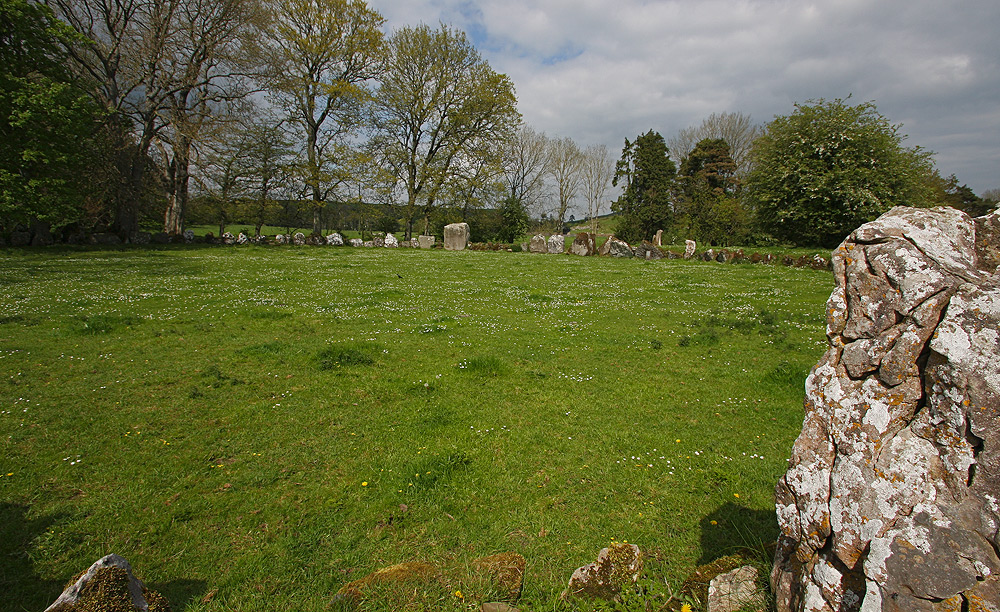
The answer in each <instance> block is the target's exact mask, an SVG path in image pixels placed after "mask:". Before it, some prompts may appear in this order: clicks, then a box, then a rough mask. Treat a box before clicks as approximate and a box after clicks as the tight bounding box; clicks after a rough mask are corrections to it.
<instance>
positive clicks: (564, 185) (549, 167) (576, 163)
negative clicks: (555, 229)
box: [545, 137, 584, 231]
mask: <svg viewBox="0 0 1000 612" xmlns="http://www.w3.org/2000/svg"><path fill="white" fill-rule="evenodd" d="M583 166H584V155H583V151H581V150H580V147H578V146H577V144H576V143H575V142H573V139H572V138H568V137H567V138H556V139H552V140H550V141H549V146H548V155H547V159H546V165H545V171H546V173H547V174H548V175H549V176H550V177H551V178H552V180H553V182H554V183H555V187H556V193H557V195H558V200H557V205H556V206H557V207H556V220H557V222H558V223H559V231H562V227H563V224H564V223H565V221H566V211H567V209H569V207H570V204H572V202H573V200H574V199H576V196H577V194H578V192H579V191H580V182H581V179H582V172H583Z"/></svg>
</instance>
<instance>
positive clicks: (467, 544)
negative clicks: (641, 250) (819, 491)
mask: <svg viewBox="0 0 1000 612" xmlns="http://www.w3.org/2000/svg"><path fill="white" fill-rule="evenodd" d="M831 288H832V277H831V275H830V274H829V273H827V272H820V271H814V270H806V269H795V268H785V267H780V266H763V265H756V266H755V265H749V264H739V265H731V264H717V263H705V262H687V261H657V262H643V261H634V260H616V259H605V258H579V257H573V256H568V255H566V256H545V255H529V254H520V253H488V252H487V253H483V252H445V251H433V252H432V251H420V250H411V249H401V250H389V249H349V248H339V249H338V248H292V247H241V248H233V247H229V248H226V247H210V246H196V245H191V246H187V247H185V246H182V245H171V246H164V247H161V248H147V249H141V250H140V249H124V248H123V249H117V250H90V249H85V250H69V249H64V250H58V249H56V250H38V251H34V250H25V251H21V250H8V251H0V372H2V374H0V377H2V380H0V550H2V552H3V555H2V557H0V609H3V610H41V609H44V607H45V606H47V605H48V604H49V603H51V602H52V601H53V600H54V599H55V597H56V596H57V595H58V593H59V592H60V591H61V589H62V587H63V586H64V584H65V583H66V581H67V580H68V579H70V578H71V577H72V576H73V575H74V574H75V573H77V572H79V571H81V570H83V569H85V568H86V567H87V566H88V565H89V564H90V563H92V562H93V561H94V560H96V559H97V558H99V557H101V556H102V555H104V554H107V553H109V552H116V553H118V554H121V555H123V556H125V557H126V558H127V559H129V560H130V561H131V562H132V564H133V566H134V567H135V568H136V570H137V572H138V573H139V575H140V576H141V577H142V578H143V579H144V580H145V581H146V582H147V583H148V584H150V585H151V586H152V587H153V588H155V589H157V590H159V591H161V592H162V593H163V594H164V595H166V596H167V598H168V599H169V600H170V602H171V603H172V605H173V607H174V609H175V610H187V611H210V610H212V611H215V610H218V611H222V610H227V611H240V610H306V611H309V610H316V611H319V610H324V609H325V608H326V607H327V605H328V603H329V602H330V600H331V597H332V596H333V594H334V593H335V592H336V591H337V589H338V588H339V587H340V586H341V585H342V584H344V583H346V582H348V581H350V580H354V579H357V578H360V577H362V576H364V575H366V574H368V573H369V572H371V571H373V570H376V569H378V568H380V567H385V566H387V565H391V564H394V563H399V562H402V561H426V562H430V563H433V564H435V565H436V566H437V567H440V568H443V569H444V570H445V571H444V573H443V574H442V577H441V578H440V579H439V580H437V581H433V582H432V583H430V584H428V585H424V586H421V587H420V588H418V589H416V590H412V591H410V592H408V593H406V594H405V595H406V597H407V603H406V606H407V607H409V608H411V609H431V610H442V609H443V610H448V609H451V610H463V609H478V603H479V601H480V600H489V599H491V598H492V597H494V596H495V595H496V594H495V593H493V594H491V593H488V592H487V593H481V592H476V584H475V582H474V578H473V573H472V572H470V571H468V569H467V568H468V564H469V563H470V562H471V560H473V559H475V558H477V557H481V556H484V555H490V554H494V553H499V552H503V551H509V550H512V551H516V552H519V553H521V554H523V555H524V556H525V557H526V559H527V571H526V575H525V581H524V590H523V595H522V598H521V600H520V602H519V604H518V607H519V608H521V609H522V610H529V609H530V610H563V609H570V604H564V603H561V602H559V601H558V595H559V593H560V591H561V590H562V588H563V587H564V586H565V582H566V580H567V579H568V578H569V575H570V574H571V573H572V571H573V569H575V568H576V567H578V566H580V565H583V564H585V563H588V562H590V561H592V560H593V559H594V557H595V556H596V554H597V551H598V550H600V549H601V548H602V547H603V546H606V545H607V544H608V543H609V542H611V541H628V542H633V543H636V544H638V545H639V547H640V548H641V549H642V550H643V551H644V552H645V553H646V555H647V558H646V566H645V568H646V569H645V580H644V584H645V585H646V586H647V588H648V594H647V597H648V598H649V600H650V601H651V606H652V608H651V609H656V606H661V605H662V604H663V603H664V601H665V600H666V599H667V597H668V595H669V593H670V591H671V590H674V591H676V590H677V589H678V587H679V586H680V583H681V582H682V581H683V580H684V578H685V577H686V576H687V575H688V573H689V572H690V571H691V570H692V568H694V567H695V566H696V565H698V564H702V563H706V562H709V561H711V560H713V559H715V558H717V557H719V556H722V555H724V554H727V553H728V552H731V551H732V550H733V549H735V548H738V547H741V546H748V547H751V548H753V547H760V545H761V544H763V543H767V542H769V541H772V540H773V539H774V538H775V537H776V534H777V527H776V524H775V519H774V513H773V507H772V492H773V487H774V483H775V482H776V480H777V478H778V477H779V475H780V474H781V473H782V472H783V470H784V467H785V460H786V458H787V456H788V452H789V450H790V447H791V444H792V442H793V440H794V438H795V436H796V435H797V434H798V430H799V428H800V426H801V419H802V406H801V403H802V395H803V391H802V384H803V380H804V378H805V376H806V374H807V373H808V370H809V368H810V367H811V365H812V364H814V363H815V362H816V361H817V360H818V358H819V357H820V355H821V353H822V351H823V350H824V345H825V343H824V301H825V300H826V297H827V295H828V294H829V292H830V290H831ZM456 591H461V592H462V593H463V595H462V597H461V598H459V597H457V596H455V592H456ZM399 595H400V593H395V594H389V595H386V597H390V596H399ZM387 601H388V600H384V601H382V600H377V599H376V600H374V601H372V602H370V603H369V604H367V606H368V607H370V608H371V609H399V608H400V607H402V605H401V604H399V603H398V602H396V603H387ZM584 607H585V606H584ZM636 609H645V606H644V605H643V606H640V607H637V608H636Z"/></svg>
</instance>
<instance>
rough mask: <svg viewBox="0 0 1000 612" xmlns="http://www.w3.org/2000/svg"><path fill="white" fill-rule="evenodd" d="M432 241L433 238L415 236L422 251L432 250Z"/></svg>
mask: <svg viewBox="0 0 1000 612" xmlns="http://www.w3.org/2000/svg"><path fill="white" fill-rule="evenodd" d="M434 241H435V238H434V236H417V244H418V245H419V246H420V248H422V249H433V248H434Z"/></svg>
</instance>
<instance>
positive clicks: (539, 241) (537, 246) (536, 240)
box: [528, 234, 549, 253]
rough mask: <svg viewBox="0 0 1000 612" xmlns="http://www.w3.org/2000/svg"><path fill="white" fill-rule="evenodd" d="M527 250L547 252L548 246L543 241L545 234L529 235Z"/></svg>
mask: <svg viewBox="0 0 1000 612" xmlns="http://www.w3.org/2000/svg"><path fill="white" fill-rule="evenodd" d="M528 250H529V251H531V252H532V253H548V252H549V247H548V245H547V244H546V242H545V236H543V235H542V234H535V235H534V236H532V237H531V243H530V244H529V245H528Z"/></svg>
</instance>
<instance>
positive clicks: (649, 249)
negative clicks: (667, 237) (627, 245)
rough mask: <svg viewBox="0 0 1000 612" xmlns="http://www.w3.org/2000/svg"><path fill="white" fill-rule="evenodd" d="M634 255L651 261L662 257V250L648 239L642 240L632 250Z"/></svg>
mask: <svg viewBox="0 0 1000 612" xmlns="http://www.w3.org/2000/svg"><path fill="white" fill-rule="evenodd" d="M634 253H635V256H636V257H637V258H639V259H646V260H649V261H653V260H654V259H663V251H661V250H660V248H659V247H658V246H656V245H655V244H653V243H652V242H650V241H648V240H643V241H642V242H641V243H640V244H639V245H638V246H636V247H635V250H634Z"/></svg>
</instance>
